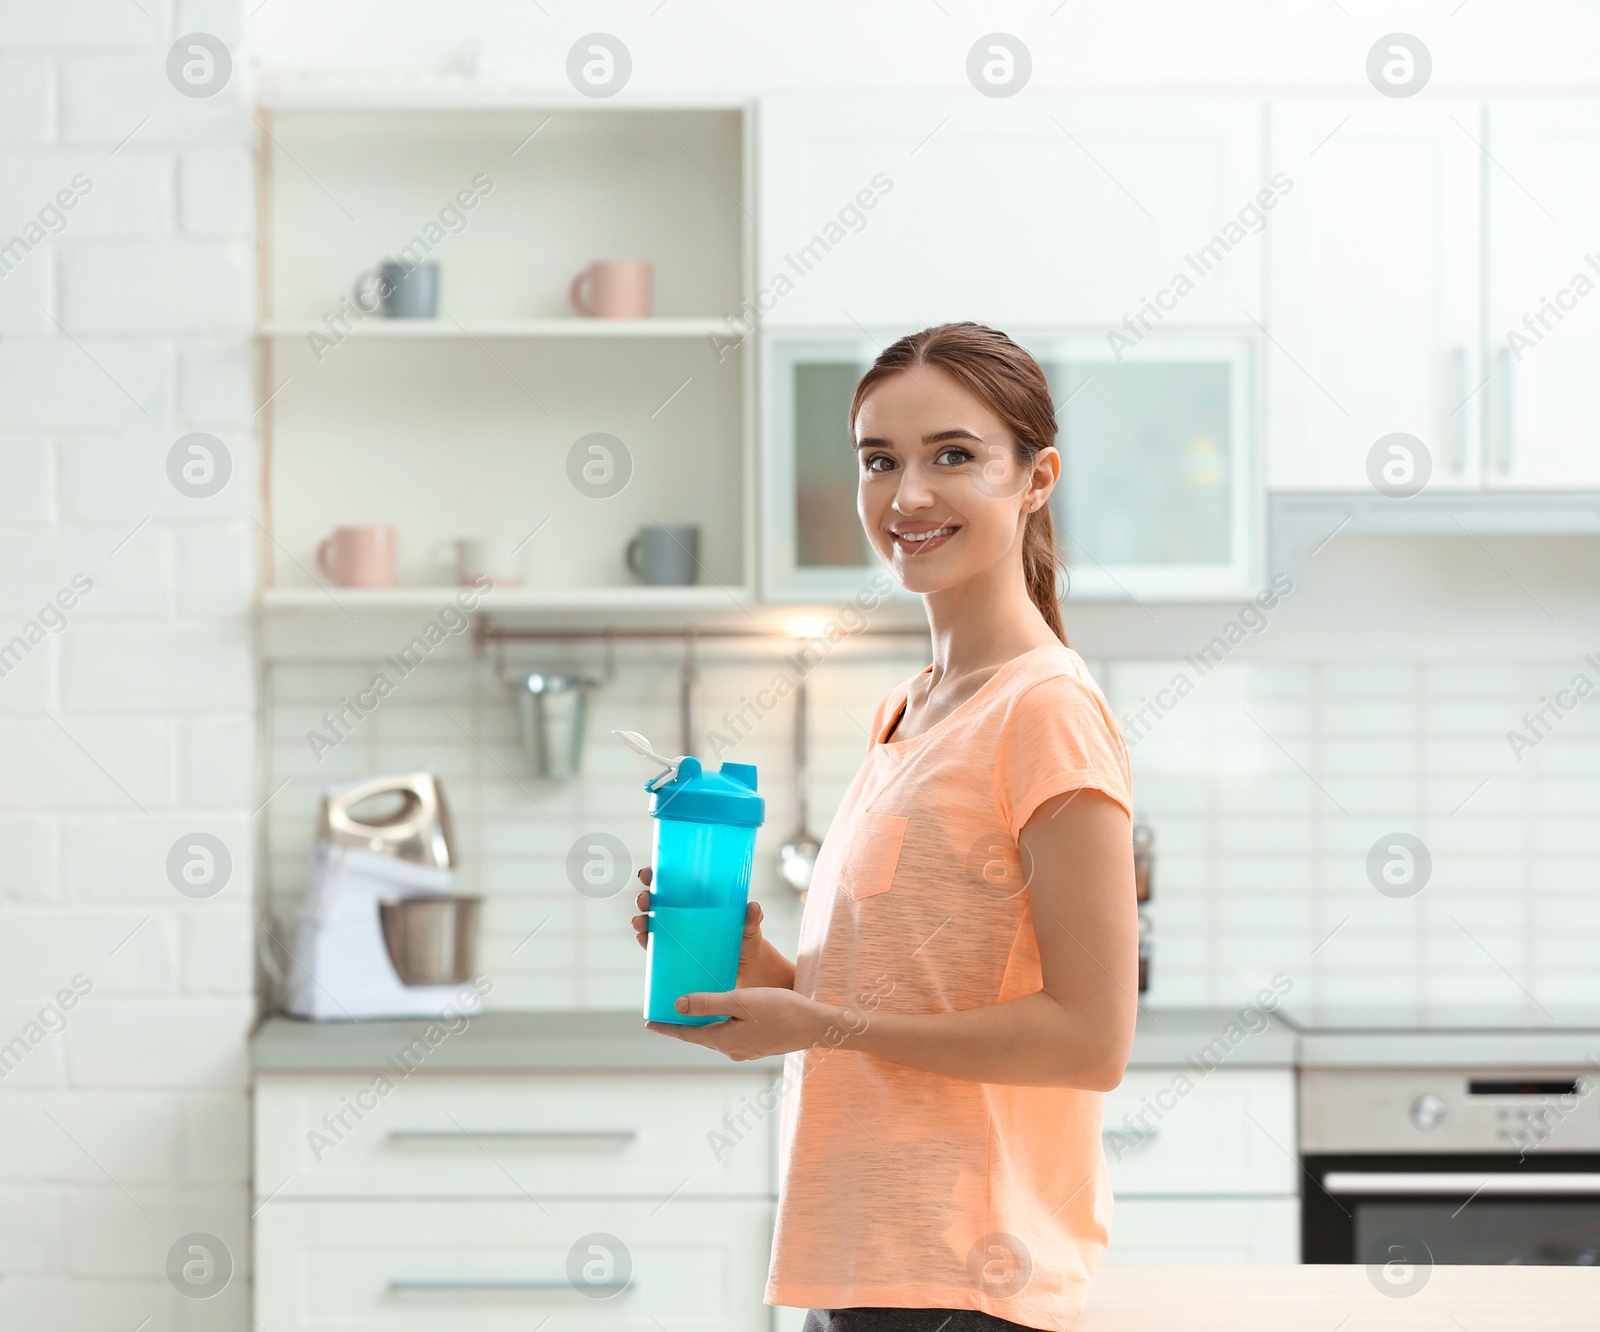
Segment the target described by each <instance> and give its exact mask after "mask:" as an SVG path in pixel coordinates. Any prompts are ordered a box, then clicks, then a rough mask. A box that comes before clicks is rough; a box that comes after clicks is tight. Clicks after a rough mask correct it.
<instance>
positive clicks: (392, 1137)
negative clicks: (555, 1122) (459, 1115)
mask: <svg viewBox="0 0 1600 1332" xmlns="http://www.w3.org/2000/svg"><path fill="white" fill-rule="evenodd" d="M638 1136H639V1130H638V1129H484V1130H482V1131H481V1132H476V1133H469V1132H468V1131H467V1130H466V1129H390V1130H389V1142H390V1144H391V1145H392V1146H395V1147H456V1146H463V1145H465V1146H473V1145H476V1144H477V1143H481V1142H489V1143H494V1144H495V1145H497V1146H501V1147H546V1146H548V1147H609V1148H612V1149H621V1148H623V1147H626V1146H628V1144H629V1143H631V1142H633V1140H634V1139H635V1138H637V1137H638Z"/></svg>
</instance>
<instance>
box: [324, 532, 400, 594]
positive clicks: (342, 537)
mask: <svg viewBox="0 0 1600 1332" xmlns="http://www.w3.org/2000/svg"><path fill="white" fill-rule="evenodd" d="M395 550H396V542H395V533H394V528H392V527H336V528H334V529H333V533H332V535H331V536H326V537H324V538H323V539H322V540H321V542H319V543H318V545H317V568H319V569H321V570H322V572H323V573H325V574H327V576H328V577H329V578H331V579H333V581H334V582H335V583H337V584H338V585H339V586H340V587H393V586H394V566H395Z"/></svg>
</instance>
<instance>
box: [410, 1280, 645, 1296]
mask: <svg viewBox="0 0 1600 1332" xmlns="http://www.w3.org/2000/svg"><path fill="white" fill-rule="evenodd" d="M632 1289H633V1280H632V1278H631V1277H630V1278H629V1279H628V1280H627V1281H596V1282H594V1283H593V1284H592V1285H586V1286H585V1287H584V1288H583V1290H582V1291H581V1292H580V1291H579V1290H578V1289H577V1287H575V1286H574V1285H573V1284H572V1283H571V1282H570V1281H391V1282H390V1283H389V1296H390V1298H391V1299H396V1300H450V1299H518V1298H530V1297H535V1296H541V1295H578V1294H582V1295H583V1296H584V1297H585V1298H589V1297H592V1296H594V1295H596V1294H598V1293H600V1292H604V1293H605V1294H606V1295H620V1294H622V1292H623V1291H625V1290H632Z"/></svg>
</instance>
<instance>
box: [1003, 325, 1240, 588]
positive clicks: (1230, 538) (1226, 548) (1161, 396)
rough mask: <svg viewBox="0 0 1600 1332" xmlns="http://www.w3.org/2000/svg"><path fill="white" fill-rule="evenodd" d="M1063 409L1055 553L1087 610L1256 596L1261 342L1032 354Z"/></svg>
mask: <svg viewBox="0 0 1600 1332" xmlns="http://www.w3.org/2000/svg"><path fill="white" fill-rule="evenodd" d="M1028 346H1029V350H1030V351H1032V352H1033V354H1034V355H1035V356H1036V357H1037V358H1038V359H1039V362H1040V364H1041V365H1043V367H1044V371H1045V376H1046V378H1048V379H1049V381H1050V395H1051V397H1052V398H1054V400H1055V404H1056V423H1057V426H1058V427H1059V432H1058V434H1057V436H1056V447H1057V448H1058V449H1059V450H1060V452H1061V480H1060V481H1059V482H1058V483H1057V485H1056V488H1055V490H1054V492H1053V493H1052V494H1051V496H1050V506H1051V511H1052V513H1053V515H1054V517H1055V520H1056V540H1057V542H1058V544H1059V545H1060V547H1061V552H1062V554H1063V556H1064V557H1065V558H1066V561H1067V567H1068V569H1069V570H1070V571H1071V575H1072V594H1073V595H1074V596H1079V597H1097V598H1117V597H1150V598H1162V599H1173V600H1190V599H1205V598H1208V597H1229V596H1238V595H1249V594H1250V593H1251V592H1253V591H1254V590H1255V587H1254V582H1253V580H1254V578H1255V576H1256V568H1255V549H1256V544H1257V543H1256V540H1255V537H1256V530H1257V525H1258V522H1257V513H1258V511H1259V507H1260V500H1259V495H1258V493H1257V487H1256V480H1255V466H1254V457H1255V412H1254V403H1255V391H1254V387H1253V385H1254V376H1253V374H1252V365H1253V350H1254V343H1253V341H1252V340H1251V339H1250V338H1248V337H1244V336H1240V337H1192V338H1155V337H1150V338H1147V339H1146V340H1145V341H1144V342H1143V343H1141V344H1140V345H1139V346H1138V347H1137V348H1134V349H1133V350H1132V351H1130V352H1126V353H1125V354H1124V355H1123V357H1122V359H1121V360H1120V361H1119V360H1118V359H1117V358H1116V355H1115V353H1113V351H1112V350H1111V349H1110V348H1109V347H1108V346H1107V344H1106V342H1105V340H1104V339H1103V338H1041V339H1033V340H1029V342H1028Z"/></svg>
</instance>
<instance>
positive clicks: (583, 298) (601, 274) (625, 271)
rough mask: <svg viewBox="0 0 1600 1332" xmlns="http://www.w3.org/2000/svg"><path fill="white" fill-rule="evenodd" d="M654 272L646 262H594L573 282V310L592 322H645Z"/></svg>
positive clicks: (648, 313) (571, 294)
mask: <svg viewBox="0 0 1600 1332" xmlns="http://www.w3.org/2000/svg"><path fill="white" fill-rule="evenodd" d="M653 275H654V269H653V267H652V265H651V263H650V261H649V260H648V259H596V260H595V261H594V263H592V264H590V265H589V267H587V268H586V269H584V270H583V272H581V273H579V274H578V276H577V277H575V278H573V279H572V286H571V288H570V289H569V290H568V292H567V296H568V299H570V300H571V301H572V308H573V309H574V310H576V311H577V312H578V313H579V314H581V315H587V316H588V317H589V318H591V319H648V318H649V317H650V286H651V279H652V277H653Z"/></svg>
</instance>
